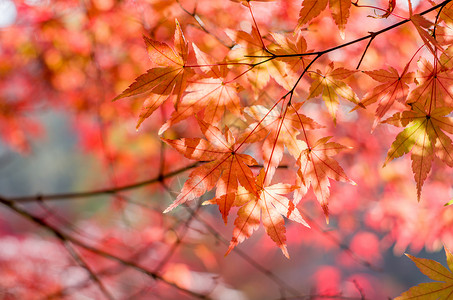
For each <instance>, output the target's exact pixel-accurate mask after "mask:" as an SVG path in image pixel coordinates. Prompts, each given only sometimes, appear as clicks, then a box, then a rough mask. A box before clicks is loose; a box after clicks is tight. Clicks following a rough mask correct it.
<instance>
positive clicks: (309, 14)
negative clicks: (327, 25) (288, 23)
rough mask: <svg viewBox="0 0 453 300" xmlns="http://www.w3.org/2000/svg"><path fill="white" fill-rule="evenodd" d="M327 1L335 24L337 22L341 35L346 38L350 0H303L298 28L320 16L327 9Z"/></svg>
mask: <svg viewBox="0 0 453 300" xmlns="http://www.w3.org/2000/svg"><path fill="white" fill-rule="evenodd" d="M327 2H329V9H330V13H331V15H332V18H333V20H334V21H335V24H337V26H338V29H340V36H341V38H342V39H344V38H345V29H346V23H347V22H348V18H349V10H350V8H351V1H350V0H329V1H327V0H304V1H303V2H302V9H301V10H300V12H299V21H298V24H297V27H296V30H298V29H300V28H301V27H302V26H303V25H305V24H307V23H309V22H310V21H311V20H312V19H314V18H316V17H317V16H319V14H321V12H323V11H324V10H325V9H326V7H327Z"/></svg>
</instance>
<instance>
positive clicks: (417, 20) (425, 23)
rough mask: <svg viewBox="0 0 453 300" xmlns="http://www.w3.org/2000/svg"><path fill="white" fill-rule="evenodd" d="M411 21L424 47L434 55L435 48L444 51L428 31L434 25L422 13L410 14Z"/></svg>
mask: <svg viewBox="0 0 453 300" xmlns="http://www.w3.org/2000/svg"><path fill="white" fill-rule="evenodd" d="M411 22H412V24H413V25H414V27H415V29H416V30H417V32H418V34H419V36H420V38H421V39H422V41H423V43H424V44H425V46H426V48H428V49H429V51H431V53H432V54H433V55H434V56H436V49H437V50H440V51H441V52H443V51H444V49H443V48H442V46H441V45H440V44H439V42H438V41H437V40H436V39H435V38H434V37H433V36H432V35H431V34H430V32H429V31H428V30H429V29H430V28H431V27H432V26H434V24H433V23H432V22H431V21H429V20H427V19H425V17H423V16H422V15H419V14H414V15H412V16H411Z"/></svg>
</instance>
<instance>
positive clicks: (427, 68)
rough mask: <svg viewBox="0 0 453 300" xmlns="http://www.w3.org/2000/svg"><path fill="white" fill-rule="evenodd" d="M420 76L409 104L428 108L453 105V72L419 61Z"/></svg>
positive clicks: (409, 97) (441, 66)
mask: <svg viewBox="0 0 453 300" xmlns="http://www.w3.org/2000/svg"><path fill="white" fill-rule="evenodd" d="M418 66H419V73H420V74H419V75H418V76H417V77H416V80H417V83H419V85H418V86H417V87H416V88H415V89H414V90H413V91H412V92H411V93H410V94H409V96H408V99H407V103H408V104H411V103H420V104H422V105H423V106H425V107H426V108H428V109H429V107H442V106H451V105H453V91H452V90H451V86H452V85H453V71H452V70H451V69H448V68H444V66H443V65H439V62H438V61H437V60H436V61H434V66H433V65H432V64H431V63H430V62H429V61H427V60H426V59H423V58H422V59H420V60H419V61H418Z"/></svg>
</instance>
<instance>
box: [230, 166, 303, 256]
mask: <svg viewBox="0 0 453 300" xmlns="http://www.w3.org/2000/svg"><path fill="white" fill-rule="evenodd" d="M266 178H268V177H266ZM269 181H270V180H267V179H265V172H264V170H263V169H261V171H260V173H259V175H258V177H257V178H256V192H254V193H252V192H250V191H248V190H247V189H245V188H243V187H242V186H240V187H239V189H238V193H237V195H236V199H235V201H234V206H240V207H241V208H240V209H239V210H238V213H237V218H236V220H235V221H234V225H235V227H234V230H233V238H232V239H231V243H230V247H229V248H228V251H227V253H226V254H228V253H230V252H231V250H233V248H234V247H235V246H236V245H237V244H239V243H241V242H243V241H244V240H245V239H247V238H249V237H250V236H251V235H252V234H253V232H255V231H256V230H257V229H258V227H259V225H260V220H261V221H262V222H263V226H264V228H265V230H266V233H267V235H268V236H269V237H270V238H271V239H272V240H273V241H274V242H275V243H276V244H277V245H278V247H280V249H281V250H282V252H283V254H284V255H285V256H286V257H287V258H289V254H288V250H287V248H286V236H285V232H286V229H285V221H284V219H283V217H282V216H285V217H286V218H288V219H290V220H292V221H295V222H298V223H300V224H303V225H305V226H307V227H310V226H309V225H308V224H307V222H305V220H304V219H303V218H302V215H301V214H300V212H299V210H298V209H297V208H296V206H295V205H294V203H293V202H292V201H290V200H289V199H288V198H287V197H286V196H284V195H285V194H288V193H291V192H292V191H293V190H294V189H295V188H296V187H294V186H291V185H290V184H283V183H277V184H274V185H269Z"/></svg>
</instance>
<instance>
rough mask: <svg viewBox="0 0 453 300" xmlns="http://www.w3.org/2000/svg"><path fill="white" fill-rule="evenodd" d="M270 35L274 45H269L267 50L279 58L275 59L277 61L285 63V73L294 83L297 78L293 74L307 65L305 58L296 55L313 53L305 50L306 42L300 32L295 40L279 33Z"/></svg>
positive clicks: (307, 61) (307, 60)
mask: <svg viewBox="0 0 453 300" xmlns="http://www.w3.org/2000/svg"><path fill="white" fill-rule="evenodd" d="M271 35H272V37H273V38H274V40H275V44H271V45H269V50H271V52H272V53H273V54H275V55H278V56H281V57H277V60H280V61H283V62H285V65H284V66H286V67H287V68H286V73H287V74H288V76H289V77H290V78H291V82H296V80H297V77H298V76H297V77H296V75H295V73H297V72H299V71H300V70H304V69H305V67H306V66H307V65H308V63H309V59H308V58H307V56H297V55H298V54H303V53H310V52H313V51H312V50H307V41H306V40H305V38H304V37H303V36H302V33H301V32H298V33H297V35H296V37H295V38H293V37H291V36H289V37H288V36H286V35H283V34H279V33H271ZM291 55H293V56H291Z"/></svg>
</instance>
